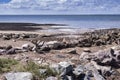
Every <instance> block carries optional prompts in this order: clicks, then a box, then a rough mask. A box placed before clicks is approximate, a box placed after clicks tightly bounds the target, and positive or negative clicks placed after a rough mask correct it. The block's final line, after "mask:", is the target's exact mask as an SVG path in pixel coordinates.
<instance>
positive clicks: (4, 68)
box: [0, 58, 18, 73]
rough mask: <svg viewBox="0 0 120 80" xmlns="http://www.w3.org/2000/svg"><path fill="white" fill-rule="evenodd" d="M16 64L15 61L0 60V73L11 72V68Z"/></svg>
mask: <svg viewBox="0 0 120 80" xmlns="http://www.w3.org/2000/svg"><path fill="white" fill-rule="evenodd" d="M16 64H18V62H17V61H16V60H13V59H5V58H1V59H0V73H5V72H9V71H12V67H13V66H14V65H16Z"/></svg>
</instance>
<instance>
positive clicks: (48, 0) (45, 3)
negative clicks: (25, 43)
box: [0, 0, 120, 15]
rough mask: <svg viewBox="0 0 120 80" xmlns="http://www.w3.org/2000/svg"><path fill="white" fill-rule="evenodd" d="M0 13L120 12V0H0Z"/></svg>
mask: <svg viewBox="0 0 120 80" xmlns="http://www.w3.org/2000/svg"><path fill="white" fill-rule="evenodd" d="M0 14H3V15H4V14H120V0H0Z"/></svg>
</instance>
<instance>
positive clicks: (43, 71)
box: [39, 69, 47, 74]
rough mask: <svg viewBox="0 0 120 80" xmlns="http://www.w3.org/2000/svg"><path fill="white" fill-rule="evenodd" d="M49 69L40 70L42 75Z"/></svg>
mask: <svg viewBox="0 0 120 80" xmlns="http://www.w3.org/2000/svg"><path fill="white" fill-rule="evenodd" d="M46 71H47V69H39V72H40V74H45V73H46Z"/></svg>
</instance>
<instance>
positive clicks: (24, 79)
mask: <svg viewBox="0 0 120 80" xmlns="http://www.w3.org/2000/svg"><path fill="white" fill-rule="evenodd" d="M4 76H5V78H6V80H32V79H33V76H32V73H29V72H16V73H6V74H5V75H4Z"/></svg>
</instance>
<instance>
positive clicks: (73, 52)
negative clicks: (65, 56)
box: [67, 49, 77, 54]
mask: <svg viewBox="0 0 120 80" xmlns="http://www.w3.org/2000/svg"><path fill="white" fill-rule="evenodd" d="M67 53H70V54H77V52H76V49H70V50H68V51H67Z"/></svg>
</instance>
